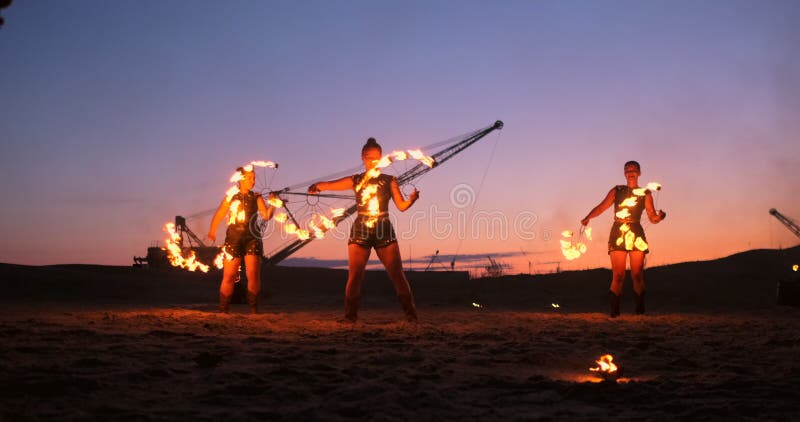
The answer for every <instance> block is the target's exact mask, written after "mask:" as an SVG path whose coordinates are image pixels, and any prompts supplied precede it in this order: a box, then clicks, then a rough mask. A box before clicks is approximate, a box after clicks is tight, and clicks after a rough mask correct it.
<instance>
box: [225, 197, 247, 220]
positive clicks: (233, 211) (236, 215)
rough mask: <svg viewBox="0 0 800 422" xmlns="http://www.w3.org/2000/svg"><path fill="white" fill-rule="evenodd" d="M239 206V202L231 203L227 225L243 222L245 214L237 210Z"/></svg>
mask: <svg viewBox="0 0 800 422" xmlns="http://www.w3.org/2000/svg"><path fill="white" fill-rule="evenodd" d="M241 205H242V203H241V202H240V201H239V200H236V201H233V202H231V206H230V216H229V217H228V225H231V224H236V223H237V222H238V223H243V222H244V220H245V212H244V210H240V209H239V206H241Z"/></svg>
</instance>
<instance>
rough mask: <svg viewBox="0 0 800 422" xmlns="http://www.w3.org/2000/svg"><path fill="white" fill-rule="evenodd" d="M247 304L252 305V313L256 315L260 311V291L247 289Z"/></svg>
mask: <svg viewBox="0 0 800 422" xmlns="http://www.w3.org/2000/svg"><path fill="white" fill-rule="evenodd" d="M247 304H248V305H250V313H251V314H253V315H255V314H257V313H258V293H253V292H251V291H250V290H248V291H247Z"/></svg>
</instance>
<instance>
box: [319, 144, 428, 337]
mask: <svg viewBox="0 0 800 422" xmlns="http://www.w3.org/2000/svg"><path fill="white" fill-rule="evenodd" d="M381 154H382V149H381V146H380V145H379V144H378V143H377V142H376V141H375V139H374V138H369V140H368V141H367V143H366V144H365V145H364V146H363V148H361V160H362V161H363V162H364V167H365V169H366V171H365V172H364V173H361V174H355V175H352V176H346V177H343V178H341V179H338V180H332V181H327V182H318V183H315V184H313V185H311V186H309V187H308V193H310V194H317V193H319V192H322V191H325V190H348V189H353V190H354V191H355V193H356V200H357V201H358V217H357V218H356V219H355V221H354V222H353V226H352V227H351V229H350V238H349V240H348V245H347V250H348V264H349V272H348V276H347V286H346V287H345V299H344V312H345V316H344V318H345V321H347V322H355V321H356V320H357V319H358V304H359V300H360V298H361V285H362V284H363V281H364V270H365V268H366V266H367V261H368V260H369V256H370V253H371V251H372V249H373V248H374V249H375V253H377V254H378V258H379V259H380V260H381V263H383V266H384V267H385V268H386V272H387V273H388V274H389V278H390V279H391V280H392V283H394V288H395V292H396V294H397V298H398V299H399V300H400V305H401V306H402V307H403V311H404V312H405V317H406V320H407V321H409V322H416V321H417V310H416V306H415V304H414V295H413V293H412V292H411V286H410V285H409V284H408V280H407V279H406V276H405V273H404V272H403V261H402V260H401V258H400V248H399V246H398V244H397V237H396V236H395V232H394V228H393V227H392V223H391V221H389V212H388V211H389V199H392V200H393V201H394V204H395V206H397V209H399V210H400V211H405V210H407V209H408V208H410V207H411V206H412V205H413V204H414V202H416V201H417V199H419V191H417V190H416V189H415V190H414V192H412V193H411V194H410V195H409V197H408V199H405V198H404V197H403V194H402V192H401V191H400V187H399V185H398V183H397V179H396V178H395V177H393V176H389V175H385V174H381V173H380V170H379V168H378V167H377V166H378V163H379V161H380V159H381Z"/></svg>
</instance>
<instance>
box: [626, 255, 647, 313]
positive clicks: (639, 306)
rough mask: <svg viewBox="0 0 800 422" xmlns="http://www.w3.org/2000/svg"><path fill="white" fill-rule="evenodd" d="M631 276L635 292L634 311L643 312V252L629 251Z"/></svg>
mask: <svg viewBox="0 0 800 422" xmlns="http://www.w3.org/2000/svg"><path fill="white" fill-rule="evenodd" d="M630 254H631V278H632V279H633V291H634V293H636V313H637V314H643V313H644V290H645V288H644V256H645V254H644V252H642V251H631V253H630Z"/></svg>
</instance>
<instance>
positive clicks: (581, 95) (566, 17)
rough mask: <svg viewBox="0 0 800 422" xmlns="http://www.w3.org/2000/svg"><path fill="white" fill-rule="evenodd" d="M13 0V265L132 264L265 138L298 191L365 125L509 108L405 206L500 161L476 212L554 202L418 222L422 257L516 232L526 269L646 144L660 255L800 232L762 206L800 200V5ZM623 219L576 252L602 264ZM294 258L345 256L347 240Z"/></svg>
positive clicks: (407, 128) (268, 155)
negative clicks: (525, 230)
mask: <svg viewBox="0 0 800 422" xmlns="http://www.w3.org/2000/svg"><path fill="white" fill-rule="evenodd" d="M123 6H124V7H123ZM2 14H3V16H4V17H5V19H6V25H5V26H4V27H3V29H2V30H0V69H1V70H0V106H1V107H2V108H1V109H0V110H2V113H0V130H1V132H0V139H2V155H0V172H2V173H0V176H2V193H3V198H4V205H3V206H2V214H0V224H2V226H1V227H0V228H1V229H2V237H0V261H2V262H14V263H24V264H50V263H73V262H82V263H100V264H122V265H127V264H129V263H130V262H131V256H133V255H143V254H144V253H145V249H146V247H147V246H148V245H149V244H150V243H151V242H152V241H154V240H160V239H162V238H163V233H162V232H161V227H162V226H163V224H164V222H166V221H170V220H172V218H173V217H174V215H176V214H184V215H190V214H193V213H197V212H200V211H203V210H207V209H209V208H213V207H215V206H216V205H217V204H218V203H219V200H220V199H221V198H222V196H223V194H224V191H225V189H226V188H227V187H228V183H227V178H228V176H229V175H230V173H231V172H232V170H233V169H234V168H235V167H237V166H238V165H241V164H243V163H245V162H249V161H250V160H254V159H266V160H273V161H277V162H279V163H280V165H281V169H280V171H279V172H278V173H277V175H276V176H275V181H274V184H273V187H276V188H277V187H281V186H284V185H290V184H294V183H297V182H300V181H304V180H308V179H311V178H314V177H315V176H322V175H325V174H329V173H333V172H336V171H339V170H342V169H346V168H349V167H352V166H354V165H357V164H358V163H359V152H360V147H361V145H362V144H363V142H364V140H365V139H366V138H367V137H369V136H374V137H376V138H378V140H379V141H380V142H381V143H382V144H383V145H384V148H385V149H386V150H391V149H395V148H411V147H420V146H424V145H427V144H431V143H434V142H437V141H441V140H444V139H448V138H451V137H453V136H456V135H459V134H462V133H465V132H468V131H470V130H473V129H478V128H481V127H484V126H487V125H489V124H491V123H492V122H494V121H495V120H496V119H502V120H503V121H504V122H505V124H506V126H505V128H504V129H503V130H502V131H501V132H500V133H499V135H490V136H489V137H487V138H486V139H484V140H483V141H481V142H480V143H478V144H476V145H475V146H473V147H472V148H470V149H469V150H467V151H465V152H464V153H463V154H461V155H460V156H458V157H457V158H455V159H454V160H453V161H451V162H448V163H447V164H446V165H445V166H442V168H440V169H437V170H435V171H434V172H432V173H431V174H429V175H427V176H426V177H425V178H424V179H423V180H422V181H421V182H420V184H419V185H418V187H419V189H420V190H421V191H422V199H421V200H420V201H419V202H418V203H417V204H416V205H415V207H414V208H412V209H411V210H409V212H407V213H405V214H403V215H400V216H398V218H399V221H398V227H399V229H400V230H403V228H404V227H406V228H407V226H408V220H409V218H410V215H411V212H412V211H420V212H426V213H427V212H429V210H431V209H432V207H436V208H435V209H437V210H450V211H451V212H452V213H453V215H456V216H457V215H458V213H459V212H462V213H464V212H468V211H469V210H471V209H472V208H471V207H469V208H467V209H460V208H456V207H454V206H453V205H452V204H451V201H450V192H451V191H452V190H453V189H454V187H455V186H457V185H459V184H467V185H470V186H472V187H473V188H474V190H477V188H478V185H479V184H480V182H481V179H482V177H483V175H484V172H486V178H485V182H484V186H483V189H482V190H481V192H480V195H478V197H477V203H476V204H475V208H474V210H475V212H479V211H484V212H500V213H502V214H503V215H505V216H507V218H508V219H509V221H511V220H513V219H514V217H515V216H517V215H519V214H520V213H521V212H526V213H533V214H535V215H536V218H537V220H536V222H535V225H534V229H535V232H536V233H537V236H536V238H535V239H522V238H520V237H519V236H515V235H514V233H513V230H511V233H510V234H509V236H508V237H507V238H505V239H500V238H498V236H487V235H485V233H478V234H477V235H474V233H473V234H469V233H468V235H467V238H466V239H464V240H462V241H459V239H458V236H456V235H453V236H449V237H447V238H444V239H437V238H436V237H437V236H435V235H434V234H433V233H431V231H432V230H431V229H430V228H429V227H428V226H429V223H430V219H427V220H426V219H423V220H421V221H420V222H419V227H420V229H419V230H418V232H416V234H415V235H414V236H413V239H405V240H402V241H401V248H402V251H403V254H404V255H406V256H405V257H406V258H408V254H409V252H408V251H409V250H410V251H411V253H410V254H411V256H412V257H414V258H416V259H423V256H424V255H428V254H430V253H432V252H433V251H434V250H436V249H439V250H441V253H442V254H453V253H456V252H458V253H459V254H464V255H469V254H477V255H479V256H482V255H484V254H498V256H499V254H502V253H505V254H506V257H504V258H503V260H505V261H507V262H509V263H511V264H513V265H515V266H516V269H517V270H520V271H527V263H524V261H525V259H524V257H520V256H513V253H517V252H519V251H520V250H521V249H522V250H525V251H526V252H528V253H529V254H532V255H531V256H532V257H534V258H532V259H533V260H535V264H536V263H538V265H537V268H539V269H540V270H541V271H547V270H550V269H552V268H551V266H552V264H543V263H544V262H550V261H555V260H562V261H563V259H562V258H560V253H559V250H558V242H557V240H558V233H560V232H561V231H562V230H564V229H576V228H577V227H578V223H577V222H578V220H579V219H580V218H582V217H583V216H584V215H585V214H586V213H587V212H588V211H589V210H590V209H591V208H592V207H593V206H594V205H596V204H597V203H598V202H599V201H600V200H601V199H602V198H603V196H604V195H605V193H606V192H607V191H608V189H610V188H611V187H612V186H613V185H615V184H621V183H624V179H623V176H622V164H623V163H624V162H625V161H627V160H629V159H636V160H638V161H640V162H641V163H642V165H643V175H642V180H641V181H642V182H647V181H651V180H654V181H659V182H661V183H662V184H663V185H664V189H663V191H662V192H661V193H660V194H659V198H658V201H659V202H658V206H659V207H661V208H664V209H665V210H666V211H667V212H668V213H669V217H668V218H667V220H666V221H665V222H664V223H663V224H660V225H658V226H649V227H647V233H648V239H649V240H650V243H651V246H652V249H653V253H652V254H651V256H650V263H649V265H655V264H663V263H669V262H677V261H686V260H697V259H707V258H713V257H719V256H722V255H726V254H729V253H732V252H736V251H740V250H744V249H750V248H762V247H778V246H783V247H786V246H792V245H795V244H797V243H798V241H797V239H796V238H795V237H794V236H793V235H792V234H791V233H789V231H788V230H786V229H785V228H783V227H782V226H781V225H780V223H778V222H777V220H775V219H774V218H773V217H771V216H770V215H769V214H768V213H767V210H768V209H769V208H772V207H775V208H777V209H778V210H779V211H781V212H783V213H784V214H786V215H789V216H791V217H794V218H796V219H800V201H798V193H799V192H798V191H799V190H800V189H798V188H799V187H800V173H798V171H797V169H798V168H800V142H798V139H799V138H800V118H798V116H800V25H797V22H800V2H797V1H703V2H697V1H685V2H683V1H669V2H667V1H648V2H642V1H585V2H579V1H552V2H549V1H525V2H491V3H490V2H451V1H433V2H431V1H423V2H389V1H381V2H373V1H337V2H331V1H319V2H305V1H300V2H267V1H234V2H200V1H169V2H161V1H140V2H135V3H121V2H109V1H70V2H64V1H39V2H29V1H21V0H18V1H16V2H14V4H13V5H12V6H11V7H9V8H8V9H5V10H3V11H2ZM495 143H496V145H497V147H496V149H494V145H495ZM493 149H494V156H493V159H492V160H491V162H489V157H490V156H491V154H492V151H493ZM466 217H467V218H471V217H472V215H467V216H466ZM454 218H456V217H454ZM611 218H612V215H611V212H607V213H606V214H604V215H603V216H601V217H600V218H598V219H597V220H595V221H593V222H592V224H591V225H592V227H594V229H595V240H594V241H593V242H592V243H590V245H589V253H587V255H586V256H584V257H583V258H581V259H580V260H578V261H574V262H572V263H570V264H562V268H565V267H566V268H587V267H596V266H605V265H607V256H606V253H605V242H606V240H607V238H608V230H609V227H610V220H611ZM189 223H190V225H191V226H192V228H193V229H194V230H195V231H196V232H198V233H199V234H205V232H206V231H207V225H208V219H207V218H206V219H202V218H200V219H194V220H192V221H190V222H189ZM548 235H549V236H550V237H548ZM299 256H300V257H306V258H308V257H315V258H319V259H334V260H339V259H343V258H345V256H346V246H345V242H344V241H342V240H337V239H325V240H323V241H319V242H315V243H313V244H312V246H310V247H308V248H307V249H304V250H303V251H302V253H301V254H299ZM464 265H467V264H466V263H465V264H464ZM534 270H536V268H534Z"/></svg>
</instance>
